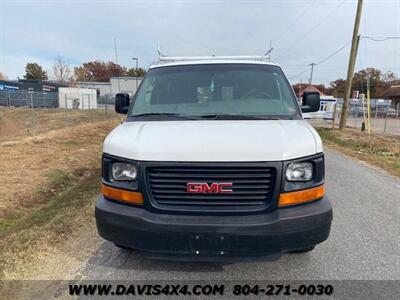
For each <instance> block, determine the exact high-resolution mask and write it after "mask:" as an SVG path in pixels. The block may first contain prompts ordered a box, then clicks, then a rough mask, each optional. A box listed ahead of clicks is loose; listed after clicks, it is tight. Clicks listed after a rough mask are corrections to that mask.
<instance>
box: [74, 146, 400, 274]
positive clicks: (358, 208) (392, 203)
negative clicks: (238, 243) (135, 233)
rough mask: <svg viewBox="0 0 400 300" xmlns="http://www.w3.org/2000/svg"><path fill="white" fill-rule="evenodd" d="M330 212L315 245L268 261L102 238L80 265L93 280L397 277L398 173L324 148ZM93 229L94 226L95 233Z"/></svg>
mask: <svg viewBox="0 0 400 300" xmlns="http://www.w3.org/2000/svg"><path fill="white" fill-rule="evenodd" d="M325 155H326V156H325V157H326V189H327V196H328V197H329V199H330V201H331V203H332V205H333V209H334V213H333V214H334V218H333V225H332V230H331V235H330V237H329V239H328V240H327V241H326V242H324V243H322V244H320V245H318V246H317V247H316V248H315V249H314V251H312V252H310V253H305V254H285V255H283V256H282V257H281V258H280V259H279V260H277V261H274V262H249V263H235V264H225V265H224V264H212V263H188V262H182V263H180V262H165V261H157V260H149V259H146V258H144V257H142V256H140V255H139V254H138V253H136V252H134V251H126V250H121V249H119V248H116V247H115V246H114V245H113V244H112V243H110V242H107V241H104V242H102V243H101V244H100V247H99V249H98V250H97V252H96V253H95V254H94V255H93V256H92V257H91V258H90V259H89V260H88V261H87V263H85V265H84V267H83V268H82V269H81V270H80V272H79V273H80V276H79V277H81V276H82V277H81V278H85V279H91V280H317V279H319V280H342V279H364V280H400V180H399V179H397V178H395V177H393V176H391V175H388V174H387V173H386V172H384V171H381V170H378V169H376V168H373V167H371V166H369V165H366V164H364V163H362V162H359V161H357V160H355V159H352V158H350V157H348V156H345V155H343V154H341V153H338V152H336V151H333V150H326V152H325ZM94 234H95V233H94Z"/></svg>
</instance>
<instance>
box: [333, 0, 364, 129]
mask: <svg viewBox="0 0 400 300" xmlns="http://www.w3.org/2000/svg"><path fill="white" fill-rule="evenodd" d="M362 6H363V0H358V4H357V13H356V19H355V21H354V29H353V38H352V42H351V51H350V58H349V66H348V69H347V80H346V88H345V90H344V99H343V108H342V115H341V116H340V123H339V129H340V130H343V129H344V128H345V127H346V122H347V114H348V111H349V99H350V93H351V84H352V82H353V74H354V66H355V64H356V57H357V51H358V44H359V42H360V35H359V34H358V31H359V28H360V20H361V12H362Z"/></svg>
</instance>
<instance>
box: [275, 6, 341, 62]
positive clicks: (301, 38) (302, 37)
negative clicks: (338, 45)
mask: <svg viewBox="0 0 400 300" xmlns="http://www.w3.org/2000/svg"><path fill="white" fill-rule="evenodd" d="M345 1H346V0H342V2H340V3H339V5H338V6H336V7H335V8H334V9H333V10H332V11H330V12H329V13H328V14H327V15H326V16H325V17H324V18H322V19H321V20H320V21H319V22H318V23H317V24H316V25H314V26H313V27H312V28H311V29H310V30H308V31H307V32H306V33H305V34H303V35H302V36H301V37H300V38H299V39H297V40H296V41H295V42H294V43H292V44H290V46H289V47H287V48H286V50H288V49H290V48H292V46H294V45H296V44H298V42H299V41H301V40H303V39H304V38H307V36H308V35H309V34H310V33H311V32H313V31H314V30H315V29H317V28H318V27H319V26H320V25H322V24H323V23H324V22H325V21H326V20H328V19H329V17H330V16H331V15H332V14H333V13H335V12H336V10H338V9H339V8H340V7H341V6H342V5H343V4H344V2H345ZM283 52H285V51H283ZM278 57H281V55H279V56H278Z"/></svg>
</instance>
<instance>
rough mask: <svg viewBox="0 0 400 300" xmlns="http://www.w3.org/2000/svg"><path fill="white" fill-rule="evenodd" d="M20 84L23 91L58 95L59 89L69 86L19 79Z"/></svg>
mask: <svg viewBox="0 0 400 300" xmlns="http://www.w3.org/2000/svg"><path fill="white" fill-rule="evenodd" d="M18 83H19V84H20V85H21V89H22V90H27V91H33V92H49V93H56V92H58V88H60V87H68V86H69V85H68V84H64V83H57V82H53V81H47V80H36V79H19V80H18Z"/></svg>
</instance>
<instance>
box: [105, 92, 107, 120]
mask: <svg viewBox="0 0 400 300" xmlns="http://www.w3.org/2000/svg"><path fill="white" fill-rule="evenodd" d="M107 109H108V96H106V108H105V113H106V115H107Z"/></svg>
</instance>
